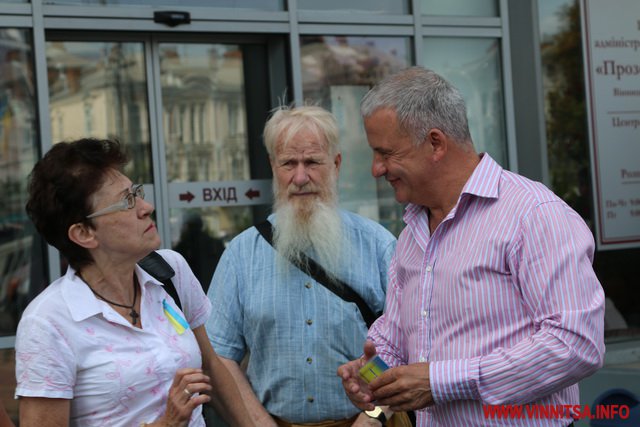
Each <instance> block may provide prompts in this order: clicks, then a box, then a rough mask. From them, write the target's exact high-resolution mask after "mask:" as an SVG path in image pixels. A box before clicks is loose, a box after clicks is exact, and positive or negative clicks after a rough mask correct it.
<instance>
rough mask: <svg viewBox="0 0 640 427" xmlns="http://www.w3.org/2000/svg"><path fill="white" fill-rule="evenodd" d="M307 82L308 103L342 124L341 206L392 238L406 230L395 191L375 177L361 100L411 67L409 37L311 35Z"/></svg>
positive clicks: (305, 54) (304, 41)
mask: <svg viewBox="0 0 640 427" xmlns="http://www.w3.org/2000/svg"><path fill="white" fill-rule="evenodd" d="M300 44H301V60H302V82H303V90H304V98H305V100H306V102H309V103H317V104H319V105H321V106H323V107H324V108H326V109H328V110H330V111H332V112H333V113H334V114H335V115H336V118H337V120H338V127H339V129H340V145H341V148H342V153H343V156H342V166H341V168H340V180H339V193H340V200H341V202H340V203H341V206H342V207H343V208H345V209H348V210H351V211H353V212H357V213H359V214H361V215H364V216H367V217H369V218H372V219H374V220H376V221H379V222H381V223H382V224H383V225H385V226H386V227H387V228H388V229H389V230H391V231H392V232H393V233H396V234H398V233H399V232H400V230H401V229H402V227H403V224H402V207H401V206H400V205H399V204H397V203H396V202H395V197H394V194H393V189H392V188H391V186H389V184H388V183H387V182H386V181H384V179H380V180H378V181H376V180H375V179H374V178H373V177H372V176H371V160H372V158H373V156H372V153H371V149H370V148H369V145H368V144H367V142H366V136H365V133H364V127H363V124H362V118H361V117H360V100H361V99H362V96H363V95H364V94H365V93H366V92H367V91H368V90H369V89H370V88H371V87H372V86H373V85H374V84H376V83H377V82H379V81H380V80H381V79H382V78H383V77H385V76H387V75H389V74H393V73H395V72H397V71H400V70H402V69H404V68H407V67H409V66H410V65H411V54H410V49H411V46H410V39H409V38H406V37H343V36H326V37H323V36H306V37H302V38H301V43H300Z"/></svg>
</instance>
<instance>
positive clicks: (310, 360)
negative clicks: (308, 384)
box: [307, 357, 313, 365]
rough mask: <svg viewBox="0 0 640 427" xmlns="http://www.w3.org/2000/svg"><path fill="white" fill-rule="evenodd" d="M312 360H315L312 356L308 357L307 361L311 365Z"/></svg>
mask: <svg viewBox="0 0 640 427" xmlns="http://www.w3.org/2000/svg"><path fill="white" fill-rule="evenodd" d="M311 362H313V359H312V358H310V357H307V363H308V364H309V365H311Z"/></svg>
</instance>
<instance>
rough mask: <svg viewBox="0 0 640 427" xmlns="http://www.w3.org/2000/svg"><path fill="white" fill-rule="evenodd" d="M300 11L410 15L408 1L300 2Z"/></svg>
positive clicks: (328, 0) (314, 0) (336, 0)
mask: <svg viewBox="0 0 640 427" xmlns="http://www.w3.org/2000/svg"><path fill="white" fill-rule="evenodd" d="M298 9H308V10H358V11H364V12H374V13H392V14H407V13H409V1H408V0H401V1H398V0H346V1H345V0H323V1H317V0H298Z"/></svg>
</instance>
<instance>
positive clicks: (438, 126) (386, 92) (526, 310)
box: [338, 67, 604, 427]
mask: <svg viewBox="0 0 640 427" xmlns="http://www.w3.org/2000/svg"><path fill="white" fill-rule="evenodd" d="M361 110H362V114H363V117H364V123H365V129H366V132H367V139H368V142H369V145H370V146H371V148H372V149H373V152H374V159H373V165H372V173H373V175H374V176H375V177H382V176H384V177H385V179H386V180H387V181H388V182H389V183H390V184H391V186H392V187H393V189H394V190H395V196H396V200H397V201H398V202H400V203H407V208H406V212H405V215H404V221H405V223H406V228H405V229H404V230H403V232H402V233H401V235H400V238H399V239H398V244H397V248H396V254H395V256H394V258H393V260H392V262H391V266H390V270H389V285H388V289H387V299H386V306H385V312H384V314H383V316H382V317H380V318H379V319H378V320H377V321H376V323H375V324H374V325H373V326H372V327H371V329H370V330H369V339H370V340H371V341H367V343H365V346H364V355H363V357H362V358H361V359H359V360H355V361H352V362H349V363H347V364H345V365H343V366H341V367H340V368H339V370H338V375H339V376H340V377H341V378H342V381H343V386H344V388H345V391H346V393H347V395H348V396H349V398H350V399H351V400H352V402H353V403H354V404H355V405H356V406H357V407H359V408H361V409H365V410H371V409H373V408H374V404H373V403H372V402H375V404H377V405H390V406H391V409H393V410H397V411H400V410H416V411H417V412H416V414H417V424H418V426H490V425H517V426H536V427H540V426H567V425H571V423H572V422H573V420H572V417H571V416H570V415H568V414H566V415H565V416H562V417H557V418H548V419H538V418H536V419H533V418H527V417H526V416H525V417H523V418H518V419H515V418H514V419H490V418H488V417H486V416H485V413H484V411H483V405H506V404H511V405H519V404H520V405H525V404H531V405H546V406H551V405H578V404H579V401H578V385H577V382H578V381H579V380H581V379H582V378H585V377H586V376H589V375H591V374H593V373H594V372H595V371H596V370H597V369H598V368H599V367H600V366H602V362H603V358H604V338H603V337H604V333H603V325H604V293H603V290H602V287H601V285H600V283H599V282H598V279H597V278H596V275H595V273H594V271H593V268H592V261H593V253H594V241H593V236H592V234H591V232H590V230H589V228H588V227H587V226H586V224H585V223H584V221H583V220H582V218H580V216H579V215H578V214H577V213H576V212H575V211H574V210H573V209H571V208H570V207H569V206H568V205H567V204H566V203H565V202H563V201H562V200H561V199H560V198H559V197H557V196H556V195H555V194H553V193H552V192H551V191H550V190H549V189H547V188H546V187H545V186H544V185H542V184H540V183H537V182H533V181H531V180H529V179H527V178H524V177H522V176H520V175H517V174H515V173H512V172H509V171H507V170H504V169H503V168H502V167H500V165H498V164H497V163H496V162H495V161H494V160H493V159H492V158H491V157H490V156H489V155H488V154H487V153H484V154H480V155H479V154H477V153H476V151H475V149H474V147H473V143H472V140H471V136H470V134H469V128H468V123H467V118H466V107H465V104H464V101H463V99H462V97H461V95H460V93H459V92H458V91H457V89H455V88H454V87H453V86H451V85H450V84H449V83H448V82H447V81H446V80H444V79H443V78H442V77H440V76H439V75H437V74H436V73H434V72H432V71H429V70H426V69H424V68H420V67H413V68H410V69H407V70H404V71H402V72H400V73H397V74H395V75H393V76H390V77H388V78H386V79H385V80H384V81H382V82H381V83H380V84H379V85H377V86H376V87H374V88H373V89H372V90H371V91H370V92H369V93H368V94H367V95H366V96H365V97H364V99H363V100H362V104H361ZM376 353H377V354H379V355H380V356H381V357H382V358H383V359H384V361H385V362H387V364H388V365H389V366H390V369H389V370H387V371H386V372H384V373H383V374H382V375H381V376H380V377H379V378H376V379H375V380H373V381H372V382H371V383H370V384H369V385H368V386H366V385H365V384H364V383H363V382H361V380H359V379H358V374H357V371H358V369H359V368H360V366H362V365H363V361H364V360H365V359H369V358H370V357H372V356H374V355H375V354H376Z"/></svg>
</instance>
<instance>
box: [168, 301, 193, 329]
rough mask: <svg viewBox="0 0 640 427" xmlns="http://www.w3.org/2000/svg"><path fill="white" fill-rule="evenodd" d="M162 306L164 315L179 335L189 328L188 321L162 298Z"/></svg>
mask: <svg viewBox="0 0 640 427" xmlns="http://www.w3.org/2000/svg"><path fill="white" fill-rule="evenodd" d="M162 308H163V309H164V315H165V316H167V319H169V322H170V323H171V324H172V325H173V328H174V329H175V330H176V332H177V333H178V334H179V335H182V334H184V331H186V330H187V329H189V323H187V321H186V320H185V318H184V317H182V315H181V314H180V313H178V312H177V311H176V309H174V308H173V307H171V305H169V303H168V302H167V300H164V299H163V300H162Z"/></svg>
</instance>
